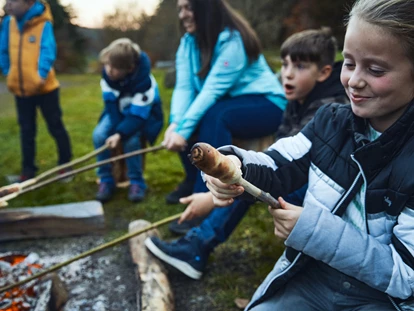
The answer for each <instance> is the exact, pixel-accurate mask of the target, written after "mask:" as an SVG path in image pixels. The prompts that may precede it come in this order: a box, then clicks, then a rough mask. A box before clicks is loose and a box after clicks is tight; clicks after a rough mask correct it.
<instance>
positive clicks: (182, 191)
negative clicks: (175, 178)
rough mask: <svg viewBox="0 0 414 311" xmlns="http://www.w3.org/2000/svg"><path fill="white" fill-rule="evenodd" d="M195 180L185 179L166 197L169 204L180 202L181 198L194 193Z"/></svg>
mask: <svg viewBox="0 0 414 311" xmlns="http://www.w3.org/2000/svg"><path fill="white" fill-rule="evenodd" d="M193 188H194V182H188V181H184V182H182V183H181V184H179V185H178V187H177V188H175V190H174V191H173V192H171V193H169V194H168V195H167V196H166V197H165V201H166V202H167V204H178V203H180V199H181V198H184V197H188V196H189V195H191V194H192V193H193Z"/></svg>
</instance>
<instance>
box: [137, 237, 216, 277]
mask: <svg viewBox="0 0 414 311" xmlns="http://www.w3.org/2000/svg"><path fill="white" fill-rule="evenodd" d="M144 243H145V246H146V247H147V248H148V249H149V251H150V252H151V253H152V254H154V256H155V257H158V258H159V259H161V260H162V261H164V262H165V263H168V264H170V265H171V266H173V267H175V268H176V269H178V270H179V271H180V272H182V273H184V274H185V275H186V276H188V277H190V278H192V279H194V280H198V279H200V278H201V276H202V275H203V272H204V270H205V267H206V265H207V260H208V255H206V254H203V252H202V251H201V249H200V245H199V244H200V242H199V240H198V239H197V237H196V236H195V235H190V236H185V237H183V238H181V239H179V240H176V241H173V242H170V243H168V242H164V241H162V240H160V239H159V238H157V237H148V238H147V239H146V240H145V242H144Z"/></svg>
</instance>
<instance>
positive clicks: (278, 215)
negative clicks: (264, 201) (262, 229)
mask: <svg viewBox="0 0 414 311" xmlns="http://www.w3.org/2000/svg"><path fill="white" fill-rule="evenodd" d="M278 201H279V203H280V205H281V207H282V208H278V209H273V208H271V207H270V206H269V207H268V209H269V212H270V214H271V215H272V216H273V223H274V225H275V235H276V236H277V237H279V238H281V239H284V240H286V239H287V237H288V236H289V234H290V232H292V229H293V227H295V225H296V223H297V221H298V219H299V216H300V214H302V210H303V207H302V206H296V205H293V204H290V203H288V202H286V201H285V200H283V198H282V197H279V198H278Z"/></svg>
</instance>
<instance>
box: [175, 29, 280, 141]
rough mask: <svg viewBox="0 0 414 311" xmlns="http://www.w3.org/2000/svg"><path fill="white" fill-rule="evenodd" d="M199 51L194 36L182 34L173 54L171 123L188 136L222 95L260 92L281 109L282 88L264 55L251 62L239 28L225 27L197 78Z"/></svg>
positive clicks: (178, 131)
mask: <svg viewBox="0 0 414 311" xmlns="http://www.w3.org/2000/svg"><path fill="white" fill-rule="evenodd" d="M200 66H201V64H200V51H199V48H198V46H197V43H196V39H195V37H194V36H193V35H191V34H185V35H184V36H183V37H182V38H181V43H180V46H179V48H178V51H177V54H176V69H177V81H176V85H175V88H174V92H173V96H172V100H171V115H170V122H171V123H177V124H178V126H177V128H176V132H177V133H178V134H180V135H181V136H183V137H184V138H185V139H188V138H189V137H190V136H191V134H192V133H193V132H194V130H195V129H196V127H197V125H198V123H199V121H200V119H201V118H202V117H203V115H204V114H205V113H206V111H207V110H208V109H209V108H210V107H211V106H213V105H214V104H215V103H216V102H217V101H218V100H219V99H221V98H223V97H224V96H230V97H234V96H239V95H246V94H263V95H264V96H265V97H266V98H268V99H269V100H271V101H272V102H274V103H275V104H276V105H277V106H278V107H279V108H281V109H282V110H284V109H285V107H286V104H287V101H286V99H285V96H284V92H283V88H282V86H281V84H280V82H279V81H278V80H277V78H276V76H275V75H274V74H273V73H272V71H271V70H270V68H269V66H268V65H267V63H266V60H265V58H264V56H263V55H260V56H259V58H258V59H257V60H256V61H254V62H252V63H250V62H249V59H248V57H247V54H246V53H245V51H244V46H243V40H242V38H241V36H240V33H239V32H238V31H230V30H224V31H222V32H221V33H220V34H219V37H218V39H217V43H216V46H215V48H214V52H213V56H212V62H211V69H210V72H209V73H208V75H207V77H206V78H205V79H200V78H199V77H198V75H197V73H198V72H199V70H200V68H201V67H200Z"/></svg>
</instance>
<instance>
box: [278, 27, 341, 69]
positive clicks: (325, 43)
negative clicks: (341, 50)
mask: <svg viewBox="0 0 414 311" xmlns="http://www.w3.org/2000/svg"><path fill="white" fill-rule="evenodd" d="M336 51H337V42H336V39H335V37H333V36H332V31H331V29H330V28H329V27H322V28H321V29H310V30H304V31H301V32H298V33H295V34H293V35H291V36H290V37H289V38H287V39H286V41H285V42H283V44H282V48H281V51H280V54H281V57H282V58H285V57H286V56H288V55H289V56H290V58H291V60H292V61H293V62H296V61H304V62H312V63H316V64H317V65H318V67H319V68H322V67H323V66H325V65H333V63H334V62H335V55H336Z"/></svg>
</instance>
